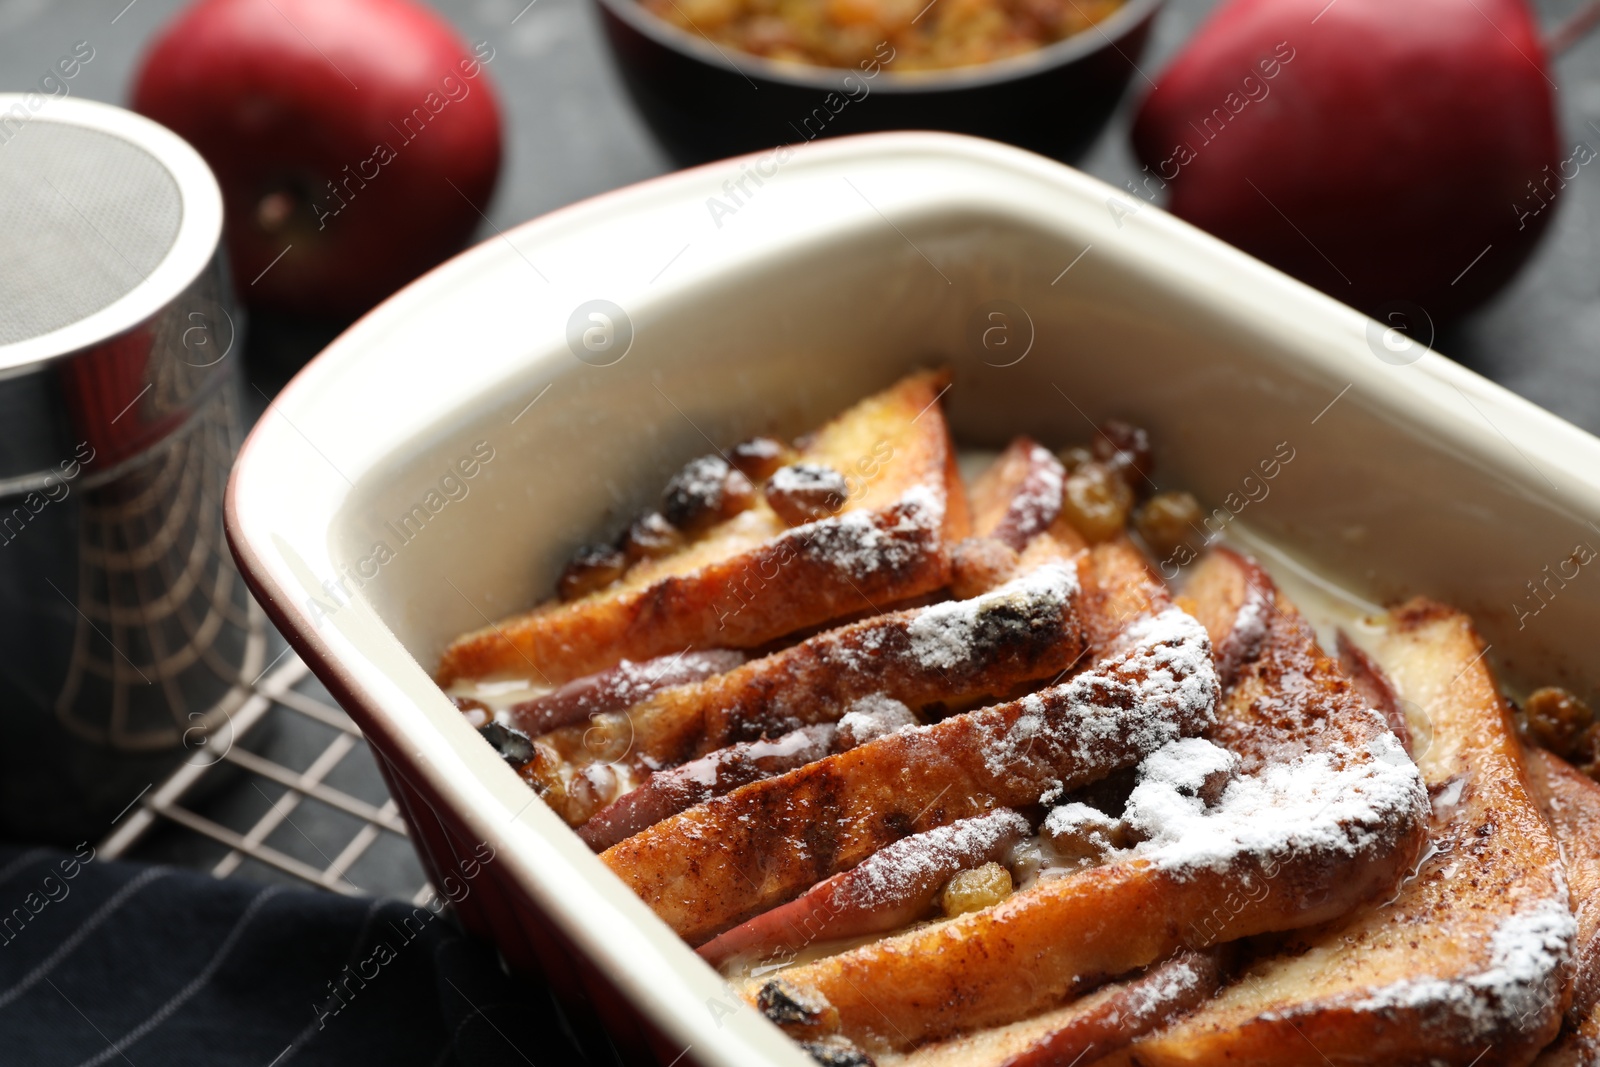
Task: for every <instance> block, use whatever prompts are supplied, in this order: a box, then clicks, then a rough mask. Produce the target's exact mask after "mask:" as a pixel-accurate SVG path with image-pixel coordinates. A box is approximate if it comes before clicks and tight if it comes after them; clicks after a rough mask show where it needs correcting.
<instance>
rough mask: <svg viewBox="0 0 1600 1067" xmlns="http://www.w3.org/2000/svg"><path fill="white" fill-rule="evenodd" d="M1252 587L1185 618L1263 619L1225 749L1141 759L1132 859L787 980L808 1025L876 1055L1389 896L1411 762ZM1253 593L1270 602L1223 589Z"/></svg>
mask: <svg viewBox="0 0 1600 1067" xmlns="http://www.w3.org/2000/svg"><path fill="white" fill-rule="evenodd" d="M1218 566H1228V567H1237V568H1239V569H1241V570H1242V569H1243V563H1242V561H1240V560H1238V557H1235V556H1231V555H1230V556H1227V557H1222V561H1221V563H1219V564H1218ZM1250 578H1251V581H1250V582H1249V583H1247V582H1243V581H1237V582H1222V581H1218V582H1215V583H1202V588H1201V590H1200V593H1201V595H1202V596H1203V597H1205V598H1206V602H1203V603H1202V604H1201V605H1200V607H1199V609H1198V612H1197V613H1198V615H1199V617H1200V618H1201V619H1205V620H1209V623H1210V625H1211V626H1212V627H1214V631H1213V632H1214V633H1217V634H1221V635H1223V640H1224V641H1225V642H1226V641H1228V640H1231V639H1232V638H1231V636H1230V635H1232V633H1233V632H1234V630H1236V629H1238V628H1239V627H1240V626H1241V625H1243V626H1247V627H1255V626H1260V627H1261V628H1262V633H1261V635H1260V636H1259V638H1258V639H1256V640H1255V645H1256V649H1257V651H1256V652H1255V653H1254V655H1253V658H1252V659H1250V661H1249V662H1248V663H1244V664H1242V665H1241V666H1240V667H1239V668H1238V669H1237V670H1236V672H1235V673H1236V679H1235V682H1234V685H1233V688H1232V689H1231V691H1229V692H1228V693H1227V695H1226V697H1225V698H1224V699H1223V701H1222V705H1221V708H1220V709H1219V711H1218V716H1217V718H1218V721H1217V724H1216V726H1215V727H1213V732H1214V735H1215V736H1222V737H1227V738H1229V739H1230V743H1231V744H1232V745H1233V746H1235V748H1236V751H1235V752H1234V753H1233V754H1229V753H1227V752H1225V751H1224V750H1221V749H1219V748H1218V747H1217V746H1215V745H1212V744H1210V743H1209V742H1205V741H1201V740H1199V739H1191V740H1189V741H1184V742H1178V743H1177V745H1174V746H1169V748H1171V749H1176V751H1170V752H1164V753H1162V754H1161V755H1163V757H1164V758H1163V759H1160V760H1155V761H1147V762H1146V764H1145V767H1144V769H1143V778H1142V780H1141V782H1140V784H1139V785H1138V787H1136V788H1135V790H1134V793H1133V796H1132V798H1131V799H1130V801H1129V805H1128V813H1127V817H1128V820H1129V822H1130V823H1132V824H1133V825H1134V826H1135V827H1136V828H1137V829H1138V830H1140V831H1141V832H1143V833H1144V834H1145V835H1146V836H1147V840H1146V841H1145V842H1144V843H1142V844H1140V845H1138V846H1137V847H1136V848H1135V849H1133V850H1131V852H1129V853H1125V854H1120V855H1118V856H1117V857H1116V858H1114V859H1112V860H1111V861H1110V862H1107V863H1105V864H1103V865H1101V866H1098V867H1092V868H1090V869H1088V870H1086V871H1083V872H1081V873H1078V874H1073V875H1068V876H1065V877H1059V878H1053V879H1050V880H1046V881H1040V882H1038V883H1036V884H1035V885H1033V886H1032V887H1030V888H1029V889H1025V890H1023V891H1021V892H1019V893H1017V894H1015V895H1013V896H1012V897H1010V898H1009V899H1007V900H1006V901H1004V902H1002V903H1001V904H999V905H997V906H995V907H993V908H990V909H987V910H985V911H981V912H977V913H974V914H970V915H963V916H961V917H959V918H956V919H952V920H950V921H949V922H946V923H943V924H941V925H938V926H933V927H928V928H924V929H920V930H913V931H910V932H908V933H905V934H901V935H899V936H897V937H893V938H889V939H886V940H884V941H880V942H877V943H875V944H871V945H866V946H863V947H861V948H859V949H854V950H851V951H849V952H845V953H841V954H839V955H837V956H833V957H830V958H828V959H823V960H819V961H817V962H815V963H810V964H806V965H803V966H800V967H795V968H793V969H791V970H789V971H787V972H786V973H785V980H786V981H787V982H789V983H791V984H792V985H793V986H794V987H796V988H798V989H800V990H803V991H804V993H805V995H806V996H807V997H809V998H813V999H815V1000H816V1001H817V1002H820V1003H825V1004H827V1005H829V1010H828V1012H827V1013H825V1014H824V1015H822V1016H819V1018H818V1023H817V1025H818V1028H819V1031H821V1030H826V1029H828V1028H836V1029H837V1030H838V1031H839V1032H842V1033H843V1034H844V1035H845V1036H847V1037H849V1038H850V1039H851V1040H852V1041H855V1042H857V1043H858V1044H861V1045H862V1046H863V1047H867V1048H869V1049H873V1050H878V1049H883V1048H905V1047H907V1046H909V1045H911V1044H913V1043H916V1042H919V1041H923V1040H926V1039H928V1038H937V1037H942V1036H945V1035H949V1034H954V1033H957V1032H961V1031H972V1030H976V1029H979V1028H982V1027H987V1026H995V1025H1000V1024H1004V1023H1008V1022H1011V1021H1013V1020H1016V1019H1018V1018H1024V1017H1026V1016H1028V1015H1030V1014H1032V1013H1036V1012H1039V1011H1042V1010H1045V1009H1048V1008H1050V1007H1052V1006H1054V1005H1057V1004H1059V1003H1060V1002H1061V1001H1062V1000H1063V999H1064V998H1066V997H1069V996H1072V995H1075V994H1077V993H1079V992H1082V991H1083V990H1084V989H1085V988H1086V987H1088V986H1091V985H1093V984H1095V983H1097V982H1099V981H1101V980H1103V979H1104V978H1106V977H1107V976H1110V975H1116V974H1122V973H1126V972H1128V971H1131V970H1133V969H1135V968H1138V967H1143V966H1146V965H1148V964H1150V963H1153V962H1154V961H1156V960H1158V959H1161V958H1163V957H1164V956H1167V955H1169V954H1171V953H1173V952H1175V951H1177V950H1178V949H1180V948H1182V947H1185V946H1186V945H1187V946H1189V947H1195V948H1201V947H1208V946H1210V945H1212V944H1218V943H1222V942H1226V941H1229V940H1233V939H1236V938H1239V937H1243V936H1248V935H1252V934H1258V933H1263V932H1268V931H1274V930H1284V929H1291V928H1295V927H1302V926H1308V925H1312V924H1315V923H1320V922H1325V921H1327V920H1329V919H1331V918H1335V917H1337V916H1338V915H1340V914H1343V913H1344V912H1345V911H1347V910H1349V908H1351V907H1352V906H1353V905H1355V904H1357V903H1359V902H1361V901H1363V900H1367V899H1370V898H1373V897H1375V896H1377V895H1379V894H1380V893H1387V892H1389V891H1391V890H1392V888H1393V886H1394V885H1395V884H1396V882H1398V880H1399V878H1400V876H1401V874H1402V873H1403V872H1404V871H1406V870H1409V869H1410V867H1411V865H1412V864H1413V863H1414V862H1415V859H1416V856H1417V853H1418V851H1419V849H1420V847H1421V844H1422V838H1423V824H1424V816H1425V811H1426V805H1427V798H1426V794H1425V793H1424V792H1423V790H1422V785H1421V782H1420V779H1419V778H1418V776H1417V774H1416V769H1415V767H1413V766H1412V765H1411V763H1410V761H1409V760H1407V759H1406V758H1405V754H1404V752H1403V750H1401V748H1400V746H1399V743H1398V742H1397V741H1396V740H1395V738H1394V735H1393V734H1392V733H1391V732H1390V731H1389V729H1388V728H1387V726H1386V725H1385V724H1384V723H1383V721H1382V719H1381V718H1380V717H1378V716H1377V715H1375V714H1373V713H1372V712H1370V711H1368V710H1367V709H1366V708H1365V707H1363V706H1362V704H1361V702H1360V701H1359V700H1358V699H1356V697H1355V696H1354V693H1353V691H1352V689H1351V686H1350V683H1349V681H1348V680H1347V679H1346V678H1345V677H1344V676H1343V675H1342V674H1341V673H1340V672H1339V670H1338V667H1337V665H1336V664H1334V663H1333V662H1332V661H1331V660H1329V659H1328V658H1327V657H1325V656H1323V655H1322V654H1321V653H1320V651H1319V650H1318V648H1317V646H1316V642H1315V640H1314V638H1313V637H1312V635H1311V632H1310V628H1309V627H1308V626H1307V625H1306V624H1305V623H1304V622H1303V621H1302V620H1301V619H1300V617H1299V615H1298V614H1297V613H1296V612H1295V611H1294V609H1293V608H1292V607H1291V606H1290V605H1288V604H1287V603H1286V602H1284V601H1282V600H1281V599H1280V598H1278V597H1277V595H1276V592H1275V591H1274V590H1273V589H1272V588H1271V587H1270V585H1268V584H1267V583H1266V579H1265V576H1264V575H1259V574H1252V575H1250ZM1251 588H1256V589H1258V590H1259V593H1260V595H1261V596H1262V597H1264V598H1265V606H1266V608H1267V610H1266V611H1264V612H1259V613H1250V612H1249V611H1248V605H1249V603H1250V602H1247V601H1245V600H1244V598H1243V597H1242V596H1238V595H1237V594H1239V593H1240V592H1241V591H1243V590H1248V589H1251ZM1212 596H1218V597H1227V598H1231V599H1225V600H1223V601H1222V602H1220V603H1218V604H1215V605H1213V604H1211V603H1209V598H1210V597H1212ZM1241 615H1245V616H1246V617H1245V618H1244V619H1243V620H1241V619H1240V616H1241ZM1200 749H1209V750H1210V752H1211V753H1212V754H1214V755H1222V756H1226V757H1227V758H1228V759H1229V760H1231V761H1236V762H1237V764H1238V765H1239V766H1240V767H1241V768H1244V769H1246V770H1247V771H1248V772H1249V773H1247V774H1246V775H1245V776H1244V777H1242V778H1240V779H1239V780H1236V781H1234V782H1232V783H1231V784H1230V785H1229V786H1228V787H1227V789H1226V791H1225V792H1223V794H1222V797H1221V799H1220V801H1219V802H1218V803H1217V804H1216V805H1215V806H1214V807H1213V808H1212V809H1211V810H1209V811H1208V810H1206V808H1205V805H1204V804H1203V803H1202V801H1201V800H1200V799H1199V798H1198V797H1197V796H1194V795H1187V796H1186V795H1185V793H1184V782H1183V780H1182V778H1183V775H1184V774H1186V773H1187V771H1188V770H1191V769H1194V768H1195V763H1196V760H1197V758H1198V757H1203V756H1205V755H1206V753H1205V752H1202V751H1200Z"/></svg>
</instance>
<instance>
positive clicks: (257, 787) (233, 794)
mask: <svg viewBox="0 0 1600 1067" xmlns="http://www.w3.org/2000/svg"><path fill="white" fill-rule="evenodd" d="M248 688H249V690H250V691H249V693H248V695H247V696H246V698H245V699H244V701H243V702H242V703H241V704H240V705H239V706H238V707H237V708H236V709H235V710H234V711H233V712H232V713H231V714H230V715H229V717H228V722H227V723H226V724H225V725H224V726H223V728H222V729H220V730H217V731H215V732H213V733H212V734H210V735H209V736H207V737H206V738H205V739H204V741H205V743H204V744H199V745H196V746H195V747H194V749H193V750H192V752H191V754H190V759H189V761H188V762H186V763H185V764H183V765H182V766H181V767H179V768H178V770H177V771H175V772H174V773H173V774H172V775H171V776H170V777H168V778H167V779H166V780H165V781H162V782H159V783H152V784H151V785H150V787H149V788H147V789H146V790H145V791H144V792H143V793H141V794H140V795H139V797H138V798H137V799H136V800H135V801H134V802H133V803H132V804H130V805H129V808H128V810H126V811H124V812H123V813H122V814H121V815H119V816H118V817H117V819H116V821H115V823H114V829H113V830H112V832H111V833H110V834H108V835H107V836H106V837H105V839H104V840H103V841H101V842H100V843H99V844H98V845H97V846H96V852H97V854H98V855H99V856H101V857H104V858H106V859H117V858H125V859H136V860H150V861H157V862H166V863H175V864H178V865H180V866H186V867H196V868H199V869H202V870H209V871H210V872H211V873H212V874H213V875H215V876H216V877H218V878H232V877H239V878H248V879H251V880H255V881H277V882H283V881H291V882H293V881H298V882H303V883H306V884H308V885H312V886H315V887H317V888H319V889H325V890H330V891H332V892H335V893H343V894H345V895H349V896H367V895H383V896H398V897H402V898H404V897H409V898H410V899H411V900H412V901H413V902H415V903H418V904H421V903H424V902H426V901H427V900H428V899H430V898H431V897H432V895H433V890H432V889H431V888H430V887H429V886H428V883H427V880H426V877H425V875H424V874H423V871H422V866H421V864H420V863H419V862H418V860H417V857H416V854H415V853H414V852H413V851H412V849H411V845H410V842H409V841H408V840H407V839H406V828H405V824H404V823H403V822H402V821H401V819H400V816H399V813H398V811H397V809H396V806H395V803H394V801H393V800H392V799H390V798H389V796H388V790H387V788H386V787H385V785H384V782H383V779H382V777H381V776H380V775H379V773H378V768H377V764H376V762H375V759H374V757H373V755H372V753H371V751H370V750H369V749H368V748H367V743H366V740H365V738H363V737H362V736H361V731H360V730H358V729H357V728H356V725H355V723H353V722H352V721H351V720H350V717H349V716H348V715H346V714H345V713H344V712H343V711H342V710H341V709H340V708H339V707H338V706H337V705H335V704H334V703H333V701H332V700H331V698H329V697H328V694H327V691H326V690H324V689H323V688H322V686H321V684H320V683H318V682H317V680H316V678H315V677H313V676H312V674H311V672H310V670H309V669H308V668H307V667H306V665H305V663H304V662H302V661H301V660H300V658H299V657H298V656H296V655H295V654H294V652H293V651H290V650H288V649H285V650H284V652H283V653H282V654H281V656H280V659H279V660H278V661H277V663H275V664H274V665H272V666H271V667H269V669H268V670H267V671H265V672H263V674H262V676H261V677H260V678H258V679H257V680H256V681H255V682H254V683H252V684H251V685H250V686H249V687H248Z"/></svg>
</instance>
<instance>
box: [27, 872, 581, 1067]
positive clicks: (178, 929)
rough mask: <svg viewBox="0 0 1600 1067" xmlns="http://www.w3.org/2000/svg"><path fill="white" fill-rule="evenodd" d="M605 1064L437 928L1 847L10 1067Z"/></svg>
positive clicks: (273, 891) (417, 917) (276, 891)
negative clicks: (586, 1055) (582, 1050)
mask: <svg viewBox="0 0 1600 1067" xmlns="http://www.w3.org/2000/svg"><path fill="white" fill-rule="evenodd" d="M602 1059H610V1057H609V1056H604V1057H601V1056H596V1057H595V1058H594V1059H592V1060H586V1059H584V1058H583V1057H582V1056H581V1055H580V1054H579V1053H578V1052H576V1051H575V1046H574V1044H573V1041H572V1038H571V1035H570V1031H568V1030H567V1028H566V1026H565V1025H564V1021H563V1019H562V1018H561V1016H560V1014H559V1013H558V1012H557V1011H556V1010H555V1008H554V1006H553V1004H552V1001H551V999H550V995H549V991H548V990H547V989H546V988H545V987H544V986H543V985H542V984H540V983H538V982H534V981H528V980H519V979H513V978H509V977H507V976H506V975H505V974H504V973H503V972H502V970H501V969H500V967H499V965H498V963H497V961H496V958H495V955H494V953H493V951H492V950H491V949H489V948H488V947H486V946H484V945H482V944H479V943H477V942H475V941H471V940H468V939H467V938H465V937H463V935H462V934H461V932H460V931H459V930H458V929H457V928H456V927H455V926H454V925H452V924H451V922H450V919H449V917H448V915H435V914H434V913H432V912H431V911H430V910H429V909H427V908H413V907H412V906H411V905H410V904H407V903H404V902H401V901H397V900H354V899H350V898H346V897H340V896H336V895H334V894H332V893H320V892H316V891H312V890H305V889H293V888H287V887H283V886H267V885H260V884H250V883H247V882H236V881H218V880H216V879H213V878H211V877H209V876H207V875H204V874H199V873H196V872H193V871H185V870H179V869H175V868H170V867H147V866H138V865H133V864H121V863H108V862H105V861H102V860H98V859H94V858H93V857H92V850H91V849H88V848H82V849H80V850H79V851H78V853H77V854H76V855H74V854H70V853H65V852H59V851H54V850H44V849H26V850H25V849H21V848H16V847H11V846H0V1065H3V1067H13V1065H18V1067H99V1065H101V1064H108V1065H120V1067H153V1065H159V1067H185V1065H189V1064H194V1065H196V1067H199V1065H204V1067H234V1065H238V1067H306V1065H308V1064H317V1065H321V1064H328V1065H335V1064H336V1065H339V1067H351V1065H357V1064H359V1065H362V1067H365V1065H368V1064H372V1065H383V1067H390V1065H394V1067H409V1065H413V1064H414V1065H416V1067H480V1065H481V1067H501V1065H511V1067H527V1065H532V1067H564V1065H568V1064H573V1065H580V1064H588V1063H595V1064H596V1067H601V1063H600V1061H601V1060H602Z"/></svg>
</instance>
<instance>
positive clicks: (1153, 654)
mask: <svg viewBox="0 0 1600 1067" xmlns="http://www.w3.org/2000/svg"><path fill="white" fill-rule="evenodd" d="M1122 645H1123V648H1122V650H1121V651H1120V652H1118V653H1116V654H1114V655H1113V656H1111V657H1110V658H1108V659H1107V660H1105V661H1103V662H1101V663H1099V664H1097V665H1096V666H1094V667H1093V668H1091V669H1090V670H1088V671H1085V672H1084V673H1082V674H1080V675H1078V676H1077V677H1075V678H1073V679H1072V680H1071V681H1069V682H1066V683H1064V684H1062V685H1059V686H1055V687H1053V688H1051V689H1046V690H1043V691H1042V692H1039V693H1034V694H1031V695H1029V696H1027V697H1024V698H1023V699H1022V701H1021V705H1022V714H1021V715H1019V716H1017V717H1016V719H1015V720H1014V721H1013V722H1011V723H1010V725H1009V726H1006V727H1003V728H1001V729H998V730H996V732H995V736H994V737H993V738H992V739H989V740H988V742H987V743H986V744H985V746H984V762H985V764H986V766H987V769H988V770H989V772H990V773H992V774H994V775H995V776H996V777H999V778H1004V777H1007V776H1010V775H1015V774H1019V773H1021V774H1026V775H1028V776H1030V777H1035V778H1037V779H1038V780H1041V781H1053V782H1054V785H1053V786H1051V787H1049V788H1046V789H1045V790H1044V792H1043V793H1042V794H1041V796H1040V797H1039V801H1040V803H1043V804H1048V803H1051V802H1052V801H1054V800H1056V799H1057V798H1059V797H1060V795H1061V793H1062V792H1063V791H1064V789H1065V783H1064V782H1062V780H1061V779H1060V778H1059V777H1056V776H1057V775H1059V774H1061V773H1062V768H1063V767H1064V766H1068V767H1071V768H1073V769H1080V770H1081V769H1087V768H1099V769H1102V770H1103V769H1104V767H1105V764H1106V761H1107V754H1108V753H1110V754H1116V755H1119V756H1120V755H1132V756H1133V757H1134V758H1137V757H1139V756H1142V755H1146V754H1148V753H1151V752H1154V751H1156V750H1157V749H1159V748H1160V747H1161V746H1162V745H1165V744H1168V743H1169V742H1172V741H1176V740H1177V739H1178V738H1180V737H1182V736H1185V735H1188V734H1194V733H1198V732H1199V731H1201V730H1203V729H1204V728H1205V727H1207V726H1209V725H1210V724H1211V722H1212V719H1213V717H1214V715H1215V710H1216V703H1217V696H1218V691H1219V687H1218V684H1217V672H1216V669H1215V667H1214V666H1213V665H1212V662H1211V641H1210V639H1209V638H1208V637H1207V636H1206V631H1205V628H1204V627H1203V626H1201V625H1200V623H1199V621H1198V620H1196V619H1195V618H1194V617H1193V616H1192V615H1189V614H1188V613H1186V612H1184V611H1182V610H1180V609H1179V608H1176V607H1168V608H1166V609H1164V610H1163V611H1161V612H1160V613H1159V614H1157V615H1155V616H1153V617H1146V618H1143V619H1140V620H1138V621H1137V622H1135V623H1133V624H1132V625H1131V626H1129V627H1128V629H1127V630H1126V631H1125V638H1124V641H1123V642H1122Z"/></svg>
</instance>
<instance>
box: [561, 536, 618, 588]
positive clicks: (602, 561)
mask: <svg viewBox="0 0 1600 1067" xmlns="http://www.w3.org/2000/svg"><path fill="white" fill-rule="evenodd" d="M627 569H628V557H627V556H624V555H623V554H622V553H621V552H619V551H617V550H616V549H615V548H612V547H611V546H610V545H584V546H583V547H582V548H580V549H578V551H576V552H574V553H573V554H572V561H571V562H570V563H568V564H567V565H566V568H565V569H563V570H562V572H561V578H560V580H559V581H558V582H557V584H556V588H557V591H558V592H559V593H560V594H561V599H562V600H578V599H580V598H582V597H586V596H588V595H589V594H590V593H593V592H596V591H598V590H601V589H604V588H605V587H606V586H608V585H610V584H611V583H612V582H614V581H616V580H617V579H618V578H621V577H622V575H623V572H624V571H626V570H627Z"/></svg>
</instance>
